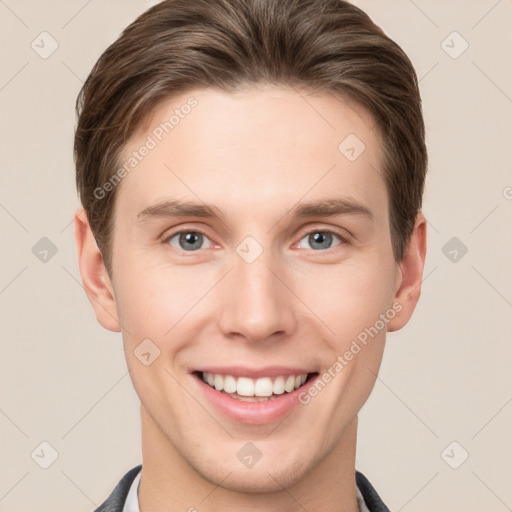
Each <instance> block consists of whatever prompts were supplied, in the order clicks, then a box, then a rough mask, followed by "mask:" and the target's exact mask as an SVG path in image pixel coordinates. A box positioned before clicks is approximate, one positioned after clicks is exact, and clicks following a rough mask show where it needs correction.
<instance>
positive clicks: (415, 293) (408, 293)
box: [387, 212, 427, 332]
mask: <svg viewBox="0 0 512 512" xmlns="http://www.w3.org/2000/svg"><path fill="white" fill-rule="evenodd" d="M426 252H427V219H426V218H425V216H424V215H423V213H421V212H420V213H418V215H417V216H416V220H415V222H414V227H413V230H412V233H411V236H410V237H409V240H408V242H407V246H406V248H405V251H404V255H403V258H402V261H401V262H400V263H399V265H398V268H397V279H396V285H395V295H394V297H393V304H395V303H397V304H400V305H401V310H400V311H399V313H398V314H397V315H395V317H394V318H393V319H392V320H390V321H389V323H388V329H387V330H388V332H392V331H398V330H399V329H401V328H402V327H403V326H404V325H406V324H407V322H408V321H409V320H410V318H411V316H412V313H413V311H414V308H415V307H416V304H417V303H418V300H419V298H420V295H421V282H422V279H423V268H424V266H425V256H426Z"/></svg>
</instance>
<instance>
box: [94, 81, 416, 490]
mask: <svg viewBox="0 0 512 512" xmlns="http://www.w3.org/2000/svg"><path fill="white" fill-rule="evenodd" d="M191 98H193V100H191ZM187 102H188V103H187ZM186 104H188V105H193V106H192V107H191V108H185V107H183V105H186ZM176 109H178V111H179V115H176V116H175V118H174V120H173V127H172V129H169V126H168V125H167V129H168V132H169V133H166V131H165V130H164V129H162V126H165V125H162V123H165V122H166V121H168V120H169V119H170V118H171V116H172V115H173V112H175V111H176ZM178 119H179V120H178ZM347 137H348V139H347ZM150 139H151V141H150ZM362 144H364V146H362ZM381 145H382V141H381V139H380V136H379V134H378V132H377V130H376V129H375V128H374V121H373V120H372V118H371V116H370V115H369V114H368V113H367V112H366V111H365V110H364V109H363V108H361V107H359V106H358V105H356V104H351V103H348V102H347V101H346V100H342V99H339V98H335V97H334V96H331V95H327V94H316V95H306V93H298V92H297V91H294V90H291V89H287V88H277V87H271V86H258V87H256V86H253V87H248V88H246V89H243V90H241V91H239V92H237V93H236V94H232V93H230V94H228V93H224V92H220V91H215V90H213V89H205V90H193V91H188V92H186V93H183V94H181V95H179V96H175V97H173V98H172V99H171V100H169V101H168V102H166V103H164V104H162V105H161V106H160V107H159V108H158V109H157V110H156V111H155V112H154V113H153V115H152V116H151V118H150V119H149V120H148V122H147V123H145V124H144V126H142V127H140V128H139V130H138V131H137V133H135V134H134V136H133V137H132V139H131V140H130V141H129V144H128V145H127V146H126V148H125V152H124V155H123V159H122V160H123V162H128V161H129V159H130V158H133V157H134V152H137V155H136V156H135V158H136V159H137V163H136V164H135V165H134V166H133V169H131V170H130V171H129V172H127V173H126V176H124V177H123V179H122V181H121V183H119V184H118V185H117V186H118V189H117V191H116V193H117V200H116V206H115V214H114V232H115V235H114V242H113V255H112V267H113V276H112V280H111V284H110V285H109V286H111V291H112V297H113V304H114V305H115V308H114V309H113V310H112V316H115V318H116V319H117V320H118V322H119V324H120V326H121V330H122V334H123V341H124V349H125V354H126V360H127V364H128V367H129V369H130V372H131V373H130V375H131V378H132V381H133V384H134V386H135V389H136V391H137V393H138V396H139V397H140V400H141V411H142V414H143V421H144V423H145V427H144V428H145V429H146V434H147V435H150V436H151V437H152V439H153V440H158V441H157V442H158V444H159V450H160V453H161V454H162V456H163V457H164V456H165V457H167V458H169V459H174V460H178V459H179V460H180V461H181V462H185V463H186V465H187V466H188V467H190V468H192V469H193V470H194V471H195V472H196V473H197V474H198V475H200V476H201V477H202V478H204V479H206V480H208V481H211V482H218V481H219V480H221V479H222V478H224V477H225V476H226V475H228V474H229V475H230V476H229V479H227V480H226V481H225V482H224V483H223V486H225V487H227V488H230V489H233V490H234V489H236V490H244V491H264V490H267V491H268V490H276V489H278V488H280V487H277V484H276V481H277V482H280V484H281V485H283V486H285V485H286V486H288V485H292V484H293V483H296V482H298V481H299V480H300V479H301V478H303V477H304V476H305V475H306V474H307V473H308V472H310V471H311V470H312V469H313V468H315V467H317V466H319V465H320V464H321V463H322V462H323V461H326V460H327V459H328V458H329V457H330V456H331V454H332V453H333V452H334V451H335V448H336V447H337V446H338V445H339V443H340V442H341V439H342V438H343V435H344V433H345V432H346V430H347V428H348V427H349V426H350V425H351V424H353V423H354V422H355V419H356V417H357V413H358V411H359V409H360V408H361V406H362V405H363V403H364V402H365V400H366V399H367V397H368V395H369V393H370V391H371V389H372V387H373V385H374V382H375V378H376V374H377V372H378V369H379V365H380V361H381V357H382V352H383V348H384V342H385V334H386V331H387V330H393V329H396V328H399V327H400V326H401V325H402V324H403V323H404V322H406V321H407V318H408V313H407V312H406V311H405V309H404V308H402V305H401V304H400V303H399V301H397V292H398V290H399V288H400V285H401V284H402V277H403V276H402V272H401V269H400V267H399V265H397V264H396V262H395V261H394V258H393V252H392V246H391V236H390V229H389V221H388V211H389V200H388V197H387V193H386V187H385V183H384V179H383V176H382V172H381V169H382V154H381ZM142 146H146V147H149V149H148V150H147V151H145V150H142V151H141V150H140V148H141V147H142ZM363 149H364V150H363ZM361 151H362V152H361ZM142 153H144V155H141V154H142ZM133 163H134V161H132V164H133ZM401 310H402V311H401ZM102 314H103V313H99V316H98V319H99V320H100V321H102V316H101V315H102ZM404 315H405V318H404ZM102 323H103V324H104V325H105V326H106V327H107V328H112V329H113V327H112V325H111V324H109V320H103V321H102ZM399 324H400V325H399ZM356 347H358V348H356ZM350 354H351V355H350ZM329 376H330V378H329ZM248 442H251V443H252V445H248V444H247V443H248ZM244 450H245V451H244ZM251 456H252V457H255V458H257V457H259V456H261V458H260V460H259V461H257V463H256V464H254V465H253V466H252V467H251V459H250V458H251ZM269 474H270V475H272V476H273V477H274V478H272V479H271V478H269Z"/></svg>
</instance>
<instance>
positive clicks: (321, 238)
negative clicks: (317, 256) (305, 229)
mask: <svg viewBox="0 0 512 512" xmlns="http://www.w3.org/2000/svg"><path fill="white" fill-rule="evenodd" d="M335 239H337V240H338V241H339V243H338V244H336V245H340V244H342V243H344V240H343V239H342V238H341V237H340V236H339V235H337V234H336V233H333V232H332V231H311V232H310V233H308V234H307V235H306V236H305V237H304V238H302V239H301V240H300V242H299V248H300V249H313V250H315V251H318V250H322V249H330V248H331V247H332V243H333V241H334V240H335ZM304 241H306V243H307V244H309V247H304V245H303V242H304Z"/></svg>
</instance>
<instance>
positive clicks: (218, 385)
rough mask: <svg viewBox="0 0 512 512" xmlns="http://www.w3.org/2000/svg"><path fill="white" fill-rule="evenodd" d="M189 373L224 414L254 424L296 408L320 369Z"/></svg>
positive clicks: (224, 369)
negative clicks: (309, 370)
mask: <svg viewBox="0 0 512 512" xmlns="http://www.w3.org/2000/svg"><path fill="white" fill-rule="evenodd" d="M190 374H191V376H192V378H193V381H194V382H195V383H196V385H197V386H198V387H199V390H200V392H201V393H202V395H203V397H204V399H205V400H206V401H207V403H209V404H211V406H212V407H213V408H214V409H215V410H216V411H217V412H218V413H220V414H221V416H222V417H225V418H228V419H230V420H231V421H235V422H236V423H245V424H251V425H264V424H270V423H274V422H277V421H280V420H282V419H284V418H285V417H286V416H288V415H289V414H290V413H291V412H292V410H294V409H295V408H297V405H299V403H300V402H299V396H300V394H301V393H303V392H304V391H305V390H306V389H307V388H308V387H309V386H311V385H312V384H313V382H314V381H315V380H316V378H317V377H318V375H319V373H318V372H307V371H304V370H303V369H295V370H292V369H289V368H283V367H279V368H278V367H273V368H266V369H261V370H251V369H247V368H240V367H238V368H208V369H207V368H204V369H202V370H195V371H191V372H190ZM301 414H305V413H304V412H302V413H301Z"/></svg>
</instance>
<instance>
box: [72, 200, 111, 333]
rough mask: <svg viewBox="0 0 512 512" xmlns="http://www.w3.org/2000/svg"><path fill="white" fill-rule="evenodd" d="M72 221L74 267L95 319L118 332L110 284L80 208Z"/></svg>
mask: <svg viewBox="0 0 512 512" xmlns="http://www.w3.org/2000/svg"><path fill="white" fill-rule="evenodd" d="M74 223H75V244H76V248H77V252H78V266H79V267H80V275H81V277H82V283H83V285H84V289H85V293H86V295H87V298H88V299H89V302H90V303H91V305H92V307H93V309H94V312H95V314H96V319H97V320H98V322H99V323H100V324H101V325H102V326H103V327H104V328H105V329H108V330H109V331H114V332H120V331H121V325H120V324H119V319H118V314H117V307H116V302H115V296H114V287H113V286H112V283H111V281H110V277H109V276H108V273H107V270H106V268H105V264H104V262H103V256H102V255H101V252H100V250H99V249H98V246H97V244H96V240H95V238H94V235H93V233H92V231H91V227H90V226H89V221H88V219H87V214H86V212H85V210H84V209H83V208H79V209H78V210H77V211H76V213H75V221H74Z"/></svg>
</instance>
